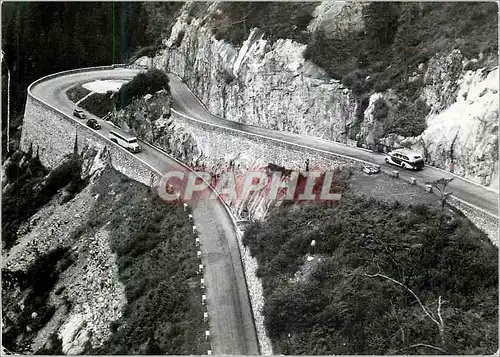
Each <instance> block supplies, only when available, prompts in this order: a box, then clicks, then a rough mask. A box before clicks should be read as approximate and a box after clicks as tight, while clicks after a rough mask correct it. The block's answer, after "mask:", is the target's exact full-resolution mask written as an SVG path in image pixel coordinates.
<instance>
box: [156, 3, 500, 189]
mask: <svg viewBox="0 0 500 357" xmlns="http://www.w3.org/2000/svg"><path fill="white" fill-rule="evenodd" d="M215 9H216V6H211V7H210V8H209V10H208V13H210V12H211V11H216V10H215ZM361 9H362V5H359V4H349V3H348V4H344V5H342V4H331V3H327V2H323V3H321V4H320V5H319V6H318V7H317V8H316V10H315V13H314V16H315V18H314V19H313V20H312V21H311V23H310V24H309V30H310V31H315V30H317V29H323V30H325V31H326V32H327V33H328V34H329V35H330V36H331V35H332V34H335V33H342V31H360V30H362V29H363V28H364V24H363V20H362V16H361ZM205 23H206V19H204V18H203V17H202V16H200V17H199V18H191V17H190V16H189V14H188V11H187V10H186V11H184V12H182V14H181V15H180V16H179V17H178V19H177V22H176V24H175V25H174V27H173V29H172V33H171V36H170V38H168V39H165V40H164V43H165V45H166V47H167V48H166V49H164V50H162V51H161V52H160V53H158V54H157V56H156V57H155V58H154V59H153V63H154V66H155V67H158V68H162V69H166V70H167V71H171V72H174V73H176V74H178V75H180V76H181V77H183V78H184V80H185V81H186V83H187V84H188V85H189V87H190V88H191V89H192V90H193V92H194V93H195V94H196V95H197V96H198V97H199V98H200V99H201V100H202V101H203V102H204V103H205V104H206V105H207V107H208V109H209V110H210V111H211V112H212V113H214V114H216V115H219V116H222V117H225V118H226V119H229V120H234V121H239V122H243V123H248V124H252V125H259V126H263V127H267V128H271V129H275V130H283V131H290V132H294V133H301V134H306V135H311V136H317V137H320V138H323V139H328V140H334V141H340V142H344V143H346V144H349V145H359V146H363V147H368V148H372V149H375V148H376V147H377V145H378V144H380V143H381V142H382V143H385V144H386V145H389V146H392V147H394V146H398V145H400V144H404V145H408V146H413V147H414V148H415V149H417V150H425V155H426V157H427V160H428V162H429V163H431V164H434V165H436V166H438V167H440V168H442V169H445V170H450V163H452V162H453V163H454V168H453V167H452V168H451V169H452V170H454V172H455V173H456V174H458V175H461V176H464V177H466V178H468V179H471V180H474V181H476V182H478V183H481V184H484V185H493V186H492V187H494V186H495V185H496V179H495V178H496V176H495V175H496V174H495V172H496V167H497V166H498V155H497V152H496V151H497V149H496V147H497V146H498V144H497V143H498V140H497V138H496V135H497V134H496V131H497V128H498V124H497V121H498V100H497V99H495V98H494V94H495V93H494V91H495V90H498V88H497V87H495V85H494V84H493V82H492V81H494V79H495V78H497V77H495V73H497V72H495V71H493V72H491V73H493V74H489V75H488V73H487V70H486V69H477V70H475V71H466V70H464V68H467V67H466V65H467V64H469V63H470V61H468V60H467V59H466V58H465V57H464V56H463V55H462V54H460V52H458V51H453V52H452V53H448V54H439V55H437V56H435V57H432V58H430V59H429V60H428V61H427V62H426V63H422V65H421V66H419V71H418V73H413V74H411V75H410V79H409V80H410V81H413V80H423V81H424V83H425V86H424V88H423V91H422V93H421V95H420V99H421V100H422V101H423V102H425V103H426V104H427V105H428V106H429V107H430V109H431V110H430V112H429V114H428V115H427V118H426V121H427V130H425V132H424V133H423V134H422V135H420V136H419V137H416V138H404V137H398V136H397V135H394V134H390V133H386V132H384V128H383V127H381V126H380V125H378V124H377V122H376V120H375V121H374V120H373V117H372V116H371V115H372V112H373V105H374V103H375V100H376V99H377V98H380V97H382V98H384V99H385V100H388V101H389V103H388V104H389V113H393V112H394V111H393V110H392V109H393V108H394V107H395V106H396V105H397V103H398V101H399V98H398V97H397V95H396V94H395V93H394V91H393V90H391V89H389V90H387V91H386V92H384V93H375V94H374V95H372V98H371V99H370V103H371V104H370V105H371V107H370V106H369V107H368V108H367V109H366V110H365V111H364V118H363V120H362V121H361V123H360V130H359V132H358V135H357V138H356V139H357V140H350V139H349V137H352V136H350V135H349V134H350V130H351V129H350V126H351V124H353V122H354V121H355V113H356V112H357V111H359V109H360V108H356V101H354V100H353V95H352V93H351V92H350V91H349V90H348V89H345V88H343V87H342V85H341V84H340V83H339V82H338V81H336V80H333V79H330V78H329V77H328V76H327V75H326V74H325V72H324V71H323V70H322V69H321V68H319V67H318V66H316V65H314V64H313V63H311V62H310V61H307V60H305V59H304V57H303V53H304V50H305V48H306V46H305V45H304V44H300V43H297V42H294V41H292V40H290V39H279V40H277V41H276V42H274V43H270V42H269V41H267V40H264V39H263V33H262V32H261V31H260V30H258V29H254V30H253V31H251V33H250V35H249V37H248V38H247V39H246V41H245V42H244V43H243V45H242V46H241V48H235V47H233V46H232V45H230V44H228V43H227V42H225V41H223V40H216V39H215V38H214V37H213V36H212V34H211V31H210V29H209V28H208V26H207V25H205ZM179 39H181V41H179ZM179 42H180V43H179ZM473 61H476V62H475V63H478V60H473ZM495 61H496V59H495ZM489 68H492V66H491V65H490V66H489ZM496 71H497V70H496ZM473 88H482V89H477V90H476V89H473ZM485 88H486V89H485ZM483 90H486V92H485V93H483V94H482V92H483ZM477 91H479V92H478V93H476V92H477ZM467 93H469V94H467ZM486 93H491V95H489V94H486ZM480 94H481V95H480ZM464 96H465V97H464ZM391 103H392V105H391ZM357 109H358V110H357ZM391 110H392V111H391ZM361 112H362V111H361ZM458 112H460V113H461V115H460V117H458V116H457V115H454V114H451V113H458ZM445 118H448V119H445ZM439 123H440V124H439ZM455 138H456V139H455ZM404 139H407V140H404ZM424 148H425V149H424ZM480 151H481V153H479V152H480ZM494 182H495V183H494Z"/></svg>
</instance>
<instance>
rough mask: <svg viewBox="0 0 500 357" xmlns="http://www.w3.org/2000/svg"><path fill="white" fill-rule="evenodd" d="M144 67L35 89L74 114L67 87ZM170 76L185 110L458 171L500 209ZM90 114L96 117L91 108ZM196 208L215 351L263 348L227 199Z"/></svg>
mask: <svg viewBox="0 0 500 357" xmlns="http://www.w3.org/2000/svg"><path fill="white" fill-rule="evenodd" d="M139 72H140V70H131V69H123V68H117V69H110V70H104V71H91V72H85V73H75V74H69V75H67V76H63V77H56V78H53V79H51V80H48V81H46V82H42V83H40V84H38V85H36V86H34V87H33V88H32V93H33V94H34V95H35V96H36V97H38V98H40V99H42V100H43V101H45V102H47V103H49V104H51V105H53V106H55V107H57V108H59V109H60V110H62V111H63V112H65V113H67V114H68V115H70V116H72V112H73V109H74V108H75V105H74V104H73V103H72V102H71V101H70V100H69V99H68V98H67V96H66V90H68V89H69V88H71V87H72V86H74V85H77V84H79V83H86V82H90V81H93V80H97V79H131V78H133V77H134V76H135V75H136V74H137V73H139ZM169 77H170V88H171V93H172V97H173V108H174V109H175V110H177V111H179V112H180V113H182V114H184V115H187V116H190V117H192V118H195V119H198V120H202V121H206V122H208V123H214V124H218V125H221V126H225V127H229V128H232V129H237V130H241V131H245V132H248V133H252V134H257V135H262V136H266V137H269V138H272V139H276V140H282V141H287V142H292V143H295V144H298V145H303V146H307V147H310V148H314V149H318V150H321V151H327V152H332V153H336V154H341V155H345V156H349V157H352V158H356V159H360V160H365V161H368V162H372V163H375V164H379V165H380V166H381V167H383V168H384V169H387V170H397V171H400V176H401V177H407V178H409V177H410V176H411V177H415V178H416V179H417V180H419V181H420V182H427V181H433V180H436V179H438V178H442V177H446V178H451V177H454V180H453V182H452V183H451V184H450V185H449V191H451V192H452V194H453V195H454V196H456V197H458V198H459V199H461V200H463V201H465V202H467V203H470V204H472V205H475V206H477V207H479V208H482V209H484V210H485V211H487V212H490V213H492V214H494V215H498V193H496V192H494V191H492V190H489V189H487V188H485V187H483V186H480V185H476V184H473V183H471V182H469V181H466V180H463V179H460V178H458V177H456V176H453V175H450V174H448V173H446V172H443V171H441V170H438V169H435V168H432V167H428V166H427V167H425V168H424V170H422V171H418V172H408V171H405V170H403V169H401V168H398V167H396V166H392V165H389V164H386V163H385V162H384V156H383V155H381V154H377V153H373V152H370V151H367V150H361V149H358V148H353V147H349V146H346V145H343V144H340V143H336V142H332V141H327V140H322V139H318V138H313V137H308V136H304V135H298V134H292V133H288V132H281V131H275V130H270V129H265V128H261V127H256V126H252V125H247V124H242V123H238V122H234V121H230V120H226V119H223V118H220V117H217V116H214V115H212V114H210V113H209V112H208V111H207V110H206V109H205V107H204V106H203V105H202V104H201V103H200V102H199V101H198V99H197V98H196V97H195V96H194V95H193V94H192V92H191V91H190V90H189V88H188V87H187V86H186V85H185V84H184V83H183V82H182V81H181V79H180V78H179V77H177V76H175V75H169ZM87 115H88V117H93V118H96V117H94V116H92V115H90V114H88V113H87ZM96 119H98V121H99V123H100V124H101V125H102V128H101V130H99V131H98V132H99V133H101V134H102V135H107V133H108V132H109V131H110V130H117V129H116V128H115V127H113V126H111V125H110V124H108V123H106V122H104V121H102V120H100V119H99V118H96ZM74 120H77V121H78V120H80V121H82V122H84V120H81V119H77V118H74ZM89 130H91V129H89ZM131 155H133V154H131ZM135 155H136V156H137V157H138V158H140V159H142V160H143V161H145V162H147V163H148V164H150V165H151V166H153V167H155V168H156V169H157V170H158V171H160V172H166V171H167V170H169V171H170V170H172V169H174V168H176V169H177V170H180V171H186V169H185V168H184V167H182V166H180V165H179V164H178V163H177V162H175V161H174V160H172V159H171V158H169V157H168V156H167V155H165V154H164V153H162V152H161V151H159V150H156V149H155V148H153V147H150V146H147V145H143V151H142V152H141V153H138V154H135ZM311 159H313V158H311ZM192 208H193V218H194V221H195V224H196V226H197V228H198V232H199V238H200V241H201V245H202V249H201V250H202V260H203V264H204V266H205V276H204V278H205V283H206V285H207V300H208V312H209V315H210V331H211V332H210V333H211V338H212V349H213V353H214V354H237V355H243V354H258V352H259V351H258V342H257V338H256V333H255V327H254V324H253V319H252V313H251V306H250V302H249V298H248V293H247V290H246V286H245V277H244V273H243V269H242V265H241V259H240V255H239V251H238V246H237V241H236V233H235V231H234V227H233V225H232V223H231V219H230V217H229V216H228V214H227V212H226V211H225V210H224V208H223V206H222V204H221V203H220V202H219V201H217V200H204V201H197V202H196V203H193V205H192ZM200 303H201V302H200Z"/></svg>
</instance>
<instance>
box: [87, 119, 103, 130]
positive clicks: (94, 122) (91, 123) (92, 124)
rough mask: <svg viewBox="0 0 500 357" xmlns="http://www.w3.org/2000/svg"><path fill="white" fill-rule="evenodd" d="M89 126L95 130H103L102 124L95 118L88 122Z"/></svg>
mask: <svg viewBox="0 0 500 357" xmlns="http://www.w3.org/2000/svg"><path fill="white" fill-rule="evenodd" d="M87 126H88V127H91V128H92V129H95V130H98V129H101V124H99V123H98V122H97V120H95V119H93V118H91V119H89V120H87Z"/></svg>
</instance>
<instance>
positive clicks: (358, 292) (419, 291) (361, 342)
mask: <svg viewBox="0 0 500 357" xmlns="http://www.w3.org/2000/svg"><path fill="white" fill-rule="evenodd" d="M243 239H244V244H245V245H247V246H248V247H249V248H250V250H251V252H252V255H253V256H255V257H256V258H257V260H258V263H259V269H258V275H259V276H260V277H262V281H263V287H264V297H265V308H264V315H265V324H266V327H267V331H268V333H269V336H270V337H271V339H272V342H273V345H274V353H276V354H444V353H445V354H492V353H493V352H495V351H496V350H497V348H498V333H497V332H498V280H497V279H498V250H497V248H496V247H494V246H493V245H492V244H491V242H490V241H489V240H488V237H487V236H486V235H485V234H484V233H483V232H480V231H479V230H478V229H476V228H475V227H474V226H473V225H472V224H471V223H470V222H469V221H468V220H467V219H466V218H465V217H463V216H462V215H461V214H459V213H456V212H455V213H446V212H445V213H441V212H440V211H438V210H433V209H430V208H427V207H426V206H414V207H411V206H410V207H404V206H401V205H400V204H398V203H394V204H389V203H382V202H379V201H375V200H373V199H369V200H367V199H365V198H360V197H354V196H351V195H347V196H346V195H344V196H343V198H342V200H341V201H340V202H339V203H338V204H337V205H334V206H330V207H324V206H323V207H321V206H317V205H308V206H295V207H289V208H285V209H280V210H277V211H275V212H274V213H273V214H272V215H271V217H270V218H269V220H268V222H264V223H253V224H252V225H251V226H250V227H249V228H248V230H247V232H246V233H245V236H244V238H243ZM312 240H315V241H316V245H315V246H314V247H312V246H311V245H310V243H311V241H312ZM308 255H310V256H313V257H315V259H313V260H312V261H308V260H307V259H306V256H308ZM318 258H321V261H318ZM296 273H297V274H296Z"/></svg>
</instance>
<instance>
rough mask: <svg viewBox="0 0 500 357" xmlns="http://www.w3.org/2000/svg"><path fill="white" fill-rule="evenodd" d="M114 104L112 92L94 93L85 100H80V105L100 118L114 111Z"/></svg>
mask: <svg viewBox="0 0 500 357" xmlns="http://www.w3.org/2000/svg"><path fill="white" fill-rule="evenodd" d="M114 105H115V104H114V99H113V94H112V93H93V94H92V95H91V96H89V97H87V98H86V99H85V100H84V101H82V102H80V106H81V107H82V108H83V109H85V110H87V111H88V112H89V113H91V114H94V115H95V116H98V117H100V118H102V117H104V116H105V115H106V114H108V113H109V112H112V111H113V109H114Z"/></svg>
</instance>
